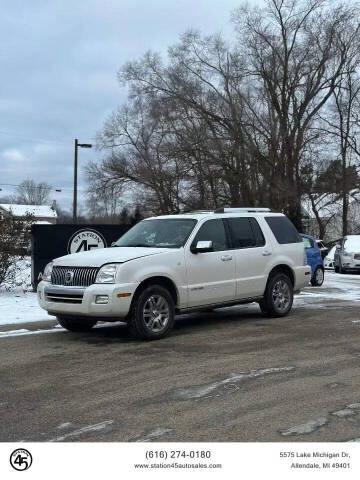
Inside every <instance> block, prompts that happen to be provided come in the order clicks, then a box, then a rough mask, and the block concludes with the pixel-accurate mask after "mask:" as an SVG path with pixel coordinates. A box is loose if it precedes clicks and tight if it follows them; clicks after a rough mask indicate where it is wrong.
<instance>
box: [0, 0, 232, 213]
mask: <svg viewBox="0 0 360 480" xmlns="http://www.w3.org/2000/svg"><path fill="white" fill-rule="evenodd" d="M238 4H239V1H238V0H196V1H194V0H152V1H151V2H150V1H148V0H122V1H120V0H119V1H116V0H82V1H80V0H79V1H77V2H74V1H73V0H71V1H70V0H52V1H51V2H49V1H48V0H32V1H31V2H24V1H23V0H13V1H12V2H5V3H4V4H3V5H2V14H1V20H0V45H1V46H0V49H1V59H2V75H1V90H0V183H12V184H18V183H20V182H21V181H22V180H24V179H26V178H33V179H35V180H37V181H46V182H48V183H50V184H52V185H53V186H54V187H56V188H62V189H63V192H62V193H61V194H60V193H55V192H54V193H53V195H52V196H53V198H56V199H57V200H58V201H59V202H60V204H61V205H62V206H63V207H64V208H68V209H69V208H71V195H72V191H71V188H72V174H73V170H72V169H73V141H74V138H75V137H78V138H79V139H80V141H82V142H94V137H95V135H96V132H97V131H98V130H99V129H100V128H101V126H102V124H103V121H104V119H105V118H106V117H107V115H108V114H109V113H110V112H111V111H112V110H113V109H114V108H115V107H116V106H117V105H118V104H119V103H121V102H122V101H123V99H124V96H125V92H124V91H123V90H122V89H121V88H120V86H119V85H118V82H117V79H116V72H117V71H118V69H119V67H120V66H121V65H122V64H123V63H124V62H126V61H128V60H131V59H134V58H136V57H138V56H140V55H141V54H142V53H143V52H145V51H146V50H148V49H152V50H156V51H161V52H164V53H165V52H166V49H167V47H168V46H169V45H171V44H173V43H175V42H176V41H177V40H178V37H179V35H180V34H181V33H183V32H184V31H185V30H187V29H189V28H196V29H199V30H201V31H202V32H204V33H213V32H217V31H223V32H229V31H230V24H229V18H230V12H231V10H232V9H233V8H235V7H236V6H238ZM98 155H99V154H98V153H97V152H96V151H95V150H81V151H80V152H79V163H80V165H82V166H84V165H85V164H86V163H87V162H88V161H89V160H92V159H96V158H97V156H98ZM79 184H80V190H83V189H84V188H85V184H84V175H83V171H82V172H81V171H80V180H79ZM0 187H1V188H2V190H3V191H2V192H1V193H0V196H1V195H3V194H8V193H13V189H9V188H7V187H5V186H1V185H0ZM82 198H83V197H82V195H81V194H80V201H81V200H82Z"/></svg>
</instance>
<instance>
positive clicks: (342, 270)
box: [339, 262, 346, 274]
mask: <svg viewBox="0 0 360 480" xmlns="http://www.w3.org/2000/svg"><path fill="white" fill-rule="evenodd" d="M339 273H342V274H344V273H346V270H345V268H343V266H342V265H341V262H340V265H339Z"/></svg>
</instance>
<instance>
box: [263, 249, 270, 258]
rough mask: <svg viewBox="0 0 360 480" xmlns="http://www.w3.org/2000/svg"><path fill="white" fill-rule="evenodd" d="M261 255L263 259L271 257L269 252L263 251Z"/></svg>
mask: <svg viewBox="0 0 360 480" xmlns="http://www.w3.org/2000/svg"><path fill="white" fill-rule="evenodd" d="M262 254H263V256H264V257H268V256H269V255H271V252H269V250H264V251H263V252H262Z"/></svg>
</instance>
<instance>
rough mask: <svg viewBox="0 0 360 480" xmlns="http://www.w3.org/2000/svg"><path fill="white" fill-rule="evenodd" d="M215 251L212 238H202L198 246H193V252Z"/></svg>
mask: <svg viewBox="0 0 360 480" xmlns="http://www.w3.org/2000/svg"><path fill="white" fill-rule="evenodd" d="M212 251H213V242H212V241H211V240H200V241H199V242H197V244H196V247H195V248H193V250H192V252H193V253H206V252H212Z"/></svg>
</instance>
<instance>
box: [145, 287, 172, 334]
mask: <svg viewBox="0 0 360 480" xmlns="http://www.w3.org/2000/svg"><path fill="white" fill-rule="evenodd" d="M169 317H170V309H169V304H168V302H167V300H166V298H165V297H163V296H162V295H151V297H149V298H148V299H147V300H146V302H145V304H144V308H143V319H144V323H145V325H146V327H147V328H148V329H149V330H150V331H151V332H154V333H158V332H161V331H162V330H164V329H165V328H166V326H167V324H168V322H169Z"/></svg>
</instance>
